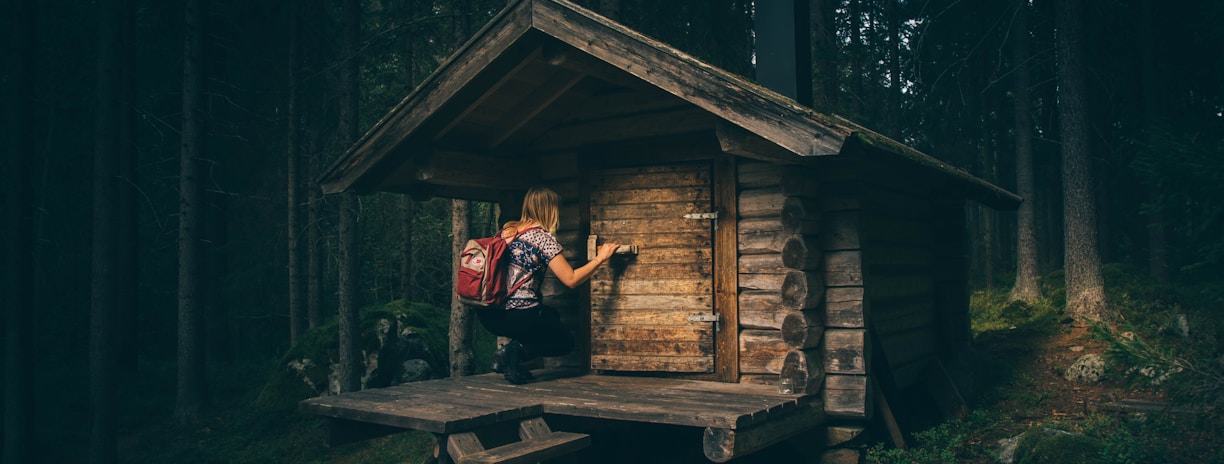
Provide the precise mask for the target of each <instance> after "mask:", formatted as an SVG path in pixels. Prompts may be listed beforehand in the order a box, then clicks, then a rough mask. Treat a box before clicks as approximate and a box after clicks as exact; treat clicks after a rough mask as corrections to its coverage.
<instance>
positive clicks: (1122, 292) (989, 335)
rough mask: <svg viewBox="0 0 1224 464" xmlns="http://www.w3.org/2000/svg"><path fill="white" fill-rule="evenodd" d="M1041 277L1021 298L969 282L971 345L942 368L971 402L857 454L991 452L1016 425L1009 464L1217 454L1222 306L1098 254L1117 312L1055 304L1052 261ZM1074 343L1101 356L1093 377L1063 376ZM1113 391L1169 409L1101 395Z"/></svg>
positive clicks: (990, 457)
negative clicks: (1038, 289)
mask: <svg viewBox="0 0 1224 464" xmlns="http://www.w3.org/2000/svg"><path fill="white" fill-rule="evenodd" d="M1042 281H1043V288H1042V291H1043V298H1042V299H1041V300H1040V301H1038V302H1035V303H1033V304H1026V303H1018V302H1009V301H1008V290H1009V289H1008V288H997V289H994V290H980V291H976V292H974V293H973V295H972V299H971V300H972V302H971V306H972V309H971V311H972V324H973V333H974V346H973V350H972V351H971V353H970V354H969V355H967V356H965V357H964V359H963V360H962V362H961V363H960V365H959V366H957V367H956V369H955V370H954V371H953V376H954V377H955V378H956V380H957V383H958V384H959V385H960V388H961V393H962V395H963V396H964V397H965V400H966V402H968V403H969V407H970V409H971V412H970V413H969V414H968V416H967V417H965V418H963V419H959V420H949V421H944V422H942V423H937V424H925V425H924V426H923V427H920V428H916V431H913V432H912V433H910V434H909V436H908V437H907V438H908V440H907V445H909V448H908V449H905V450H901V449H896V448H894V447H892V446H891V445H889V444H887V443H883V441H884V440H880V441H881V442H879V443H876V444H875V445H872V446H871V448H870V449H869V453H868V461H869V462H878V463H946V462H982V463H985V462H998V456H999V453H1000V451H1001V449H1002V448H1001V445H1000V442H999V441H1000V440H1002V439H1007V438H1013V437H1017V436H1021V435H1022V438H1021V439H1020V440H1019V446H1018V447H1017V449H1016V452H1015V453H1016V454H1015V462H1017V463H1019V464H1025V463H1063V462H1066V463H1092V462H1099V463H1154V462H1161V463H1215V462H1224V425H1221V424H1222V422H1221V419H1224V411H1221V409H1224V345H1222V343H1224V312H1221V311H1220V310H1219V308H1220V307H1221V306H1220V303H1221V301H1219V300H1218V299H1217V298H1215V297H1213V296H1212V295H1214V294H1215V293H1214V292H1211V291H1209V290H1210V289H1199V288H1194V287H1191V286H1180V287H1174V286H1167V285H1160V284H1157V283H1156V282H1154V281H1152V280H1149V279H1147V278H1146V277H1144V274H1143V273H1142V272H1141V271H1139V270H1137V269H1132V268H1128V267H1125V266H1118V265H1109V266H1106V268H1105V281H1106V292H1107V295H1108V299H1109V304H1110V306H1111V308H1112V309H1113V310H1115V311H1116V313H1117V315H1118V317H1117V318H1116V319H1115V320H1113V321H1111V322H1109V323H1107V324H1099V325H1093V324H1085V323H1081V322H1076V321H1073V320H1072V319H1070V318H1067V317H1066V316H1064V315H1063V313H1062V309H1063V299H1064V294H1063V288H1062V282H1063V276H1062V275H1061V273H1055V274H1051V275H1047V276H1044V277H1043V279H1042ZM1204 290H1208V291H1204ZM1182 317H1184V318H1185V321H1186V324H1185V325H1182V324H1181V322H1180V320H1181V318H1182ZM1182 327H1189V334H1188V336H1187V334H1185V333H1184V332H1182V329H1181V328H1182ZM1086 353H1098V354H1101V355H1103V356H1104V357H1105V359H1106V363H1107V364H1106V375H1105V378H1104V379H1103V381H1102V382H1100V383H1095V384H1087V385H1085V384H1077V383H1073V382H1070V381H1068V380H1066V379H1064V378H1063V373H1064V372H1065V370H1066V369H1067V368H1068V367H1070V366H1071V364H1072V363H1074V361H1075V360H1076V359H1077V358H1079V357H1080V356H1082V355H1084V354H1086ZM1166 374H1167V375H1166ZM1162 375H1164V377H1163V378H1162V379H1161V381H1160V382H1154V381H1153V379H1156V378H1161V376H1162ZM1123 400H1139V401H1145V402H1151V403H1156V404H1168V405H1170V406H1172V407H1173V408H1175V409H1176V411H1178V412H1164V413H1141V412H1133V411H1116V410H1113V409H1112V408H1111V407H1110V406H1109V405H1110V403H1115V402H1119V401H1123ZM1054 431H1065V432H1070V434H1065V433H1058V432H1054Z"/></svg>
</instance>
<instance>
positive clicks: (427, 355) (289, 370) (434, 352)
mask: <svg viewBox="0 0 1224 464" xmlns="http://www.w3.org/2000/svg"><path fill="white" fill-rule="evenodd" d="M449 314H450V312H449V310H445V309H442V308H438V307H434V306H429V305H426V304H422V303H408V302H405V301H403V300H396V301H392V302H390V303H387V304H385V305H381V306H374V307H367V308H364V309H362V310H361V312H360V317H359V326H360V335H359V338H358V342H357V343H358V349H360V350H361V356H362V361H363V366H364V371H363V373H362V375H361V388H363V389H365V388H378V387H387V386H391V385H398V384H400V383H404V382H412V381H418V380H425V379H429V378H434V377H441V376H443V375H445V373H446V359H445V355H444V353H446V345H447V324H448V323H449ZM338 359H339V333H338V328H337V325H336V322H335V321H332V322H330V323H327V324H324V325H322V326H320V327H316V328H315V329H314V330H311V331H309V332H307V333H306V334H304V335H303V336H302V337H301V339H300V340H299V341H298V343H297V344H295V345H294V346H293V347H292V348H290V349H289V352H287V353H285V356H284V357H283V358H282V359H281V363H280V364H279V366H278V367H277V368H276V372H274V373H273V374H272V375H271V376H269V380H268V383H267V384H266V385H265V386H264V389H263V391H261V392H260V395H259V399H258V400H257V405H258V406H259V407H262V408H267V409H278V410H288V409H293V408H294V407H295V405H296V404H297V402H299V401H301V400H303V399H306V398H311V397H314V396H319V395H325V394H336V393H337V390H338V388H337V385H338V377H337V372H336V362H337V360H338Z"/></svg>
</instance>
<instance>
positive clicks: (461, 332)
mask: <svg viewBox="0 0 1224 464" xmlns="http://www.w3.org/2000/svg"><path fill="white" fill-rule="evenodd" d="M468 206H469V205H468V202H467V200H451V250H452V251H453V258H452V259H451V275H452V276H454V275H455V272H454V271H455V270H456V269H459V253H460V252H461V251H462V250H463V245H464V244H465V243H467V240H468V228H469V225H470V224H469V222H470V221H469V219H468ZM452 278H453V277H452ZM452 287H453V286H452ZM472 360H473V354H472V312H471V311H470V310H469V309H468V307H467V306H466V305H464V304H463V303H460V302H459V299H458V298H457V297H455V296H453V295H452V296H451V316H450V375H451V377H460V376H465V375H472V374H473V373H475V371H476V370H475V367H476V366H475V363H473V361H472Z"/></svg>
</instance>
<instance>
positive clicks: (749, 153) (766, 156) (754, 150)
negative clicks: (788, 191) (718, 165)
mask: <svg viewBox="0 0 1224 464" xmlns="http://www.w3.org/2000/svg"><path fill="white" fill-rule="evenodd" d="M714 134H715V135H717V136H718V145H719V146H720V147H722V151H723V153H729V154H732V155H736V156H743V157H745V158H752V159H758V160H762V161H768V162H771V163H784V164H811V161H812V159H811V158H804V157H801V156H799V155H797V154H795V153H794V152H792V151H790V150H787V149H785V148H782V147H780V146H778V145H777V144H775V143H773V142H770V141H768V140H765V139H764V138H762V137H760V136H758V135H756V134H753V133H751V132H748V131H747V130H744V129H743V128H742V127H739V126H736V125H734V124H731V123H729V122H726V121H722V120H719V121H718V124H715V125H714Z"/></svg>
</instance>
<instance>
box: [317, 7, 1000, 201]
mask: <svg viewBox="0 0 1224 464" xmlns="http://www.w3.org/2000/svg"><path fill="white" fill-rule="evenodd" d="M698 133H708V134H711V135H712V136H717V137H718V139H719V140H720V142H722V148H723V150H724V151H726V152H729V153H734V154H737V155H741V156H748V157H753V158H760V159H766V160H769V161H773V162H780V163H811V162H813V160H814V159H815V158H819V157H823V156H826V155H847V156H857V153H860V152H863V151H864V150H854V151H853V153H846V152H843V147H844V146H845V145H846V142H847V141H848V140H851V139H857V140H859V141H861V142H864V143H863V144H861V146H865V147H872V149H871V150H866V151H867V152H873V153H881V154H884V156H886V157H894V158H897V159H900V160H904V161H906V162H910V163H913V164H914V165H915V166H916V167H918V168H919V169H920V170H925V171H926V172H929V173H931V174H932V175H934V176H935V177H937V178H939V179H941V180H942V181H946V182H947V183H949V184H950V185H952V186H953V188H954V189H955V190H956V191H957V193H958V194H963V195H965V196H966V197H968V198H973V199H976V200H978V201H982V202H983V203H985V204H987V205H990V206H993V207H996V208H1005V209H1010V208H1014V207H1015V206H1016V205H1018V204H1019V201H1020V198H1019V197H1017V196H1016V195H1014V194H1012V193H1010V192H1007V191H1005V190H1003V189H1000V188H998V187H996V186H994V185H991V184H989V183H987V182H984V181H982V180H980V179H977V178H974V177H972V176H970V175H968V174H967V173H965V172H963V171H961V170H959V169H957V168H955V167H952V166H950V165H947V164H946V163H942V162H940V161H938V160H936V159H934V158H932V157H929V156H927V155H925V154H922V153H920V152H918V151H916V150H913V149H912V148H909V147H906V146H904V145H902V144H900V143H897V142H894V141H891V140H888V139H887V138H884V137H882V136H880V135H878V134H875V133H872V132H870V131H868V130H866V129H864V128H862V127H860V126H858V125H856V124H854V123H852V122H850V121H846V120H844V119H841V118H838V117H836V116H830V115H824V114H820V113H817V112H815V111H813V110H811V109H810V108H807V107H804V106H801V105H799V104H797V103H795V102H794V101H792V100H790V99H789V98H786V97H784V96H782V95H779V94H777V93H775V92H773V91H770V90H769V89H766V88H764V87H761V86H760V85H757V84H755V83H753V82H751V81H749V80H747V79H745V78H743V77H740V76H736V75H734V74H731V73H729V72H726V71H724V70H721V69H719V68H716V67H714V66H711V65H709V64H707V63H704V62H702V61H700V60H698V59H696V58H693V57H691V56H689V55H687V54H684V53H682V52H680V51H679V50H676V49H674V48H672V47H670V46H668V45H666V44H664V43H662V42H659V41H657V40H654V39H651V38H649V37H646V36H644V35H642V34H640V33H638V32H635V31H633V30H631V29H628V28H626V27H625V26H623V25H621V24H618V23H616V22H614V21H611V20H609V19H607V18H604V17H602V16H599V15H597V14H595V13H593V12H591V11H589V10H586V9H583V8H582V7H580V6H578V5H575V4H573V3H570V2H568V1H565V0H519V1H517V2H514V3H512V4H510V5H509V6H507V7H506V9H504V10H503V11H502V12H501V13H499V14H498V15H497V16H496V17H495V18H494V19H493V20H492V21H490V22H489V24H488V25H486V26H485V27H484V28H483V29H481V30H480V31H479V32H477V33H476V34H475V35H474V36H473V37H472V39H471V40H469V41H468V42H467V43H466V44H465V45H464V46H463V47H461V48H460V49H459V50H458V51H457V52H456V53H455V54H454V55H453V56H452V57H451V58H450V59H449V60H448V61H447V62H446V63H444V64H443V65H442V66H441V67H440V68H439V69H438V70H437V71H435V72H434V73H433V74H432V75H431V76H430V77H429V78H427V79H426V80H425V81H424V82H423V83H422V84H421V85H420V86H419V87H417V89H416V90H415V91H413V92H412V93H411V94H410V95H408V96H407V97H406V98H405V99H404V100H403V101H401V102H400V103H399V104H398V105H396V106H395V108H393V109H392V110H391V111H390V112H389V113H387V114H386V115H385V116H384V117H383V118H382V119H381V120H380V121H378V123H377V124H375V126H374V127H373V128H372V129H370V131H369V132H367V133H366V134H365V135H364V136H362V138H361V139H359V140H358V141H357V142H356V143H355V144H354V145H353V146H352V147H351V148H349V150H348V151H347V152H345V154H344V155H343V156H341V158H340V159H339V160H337V161H336V162H335V163H334V164H333V165H332V166H331V167H330V168H328V170H327V171H326V172H325V173H324V174H323V177H322V178H321V180H320V182H321V184H322V187H323V190H324V191H325V192H327V193H335V192H342V191H356V192H359V193H365V192H376V191H391V192H408V193H414V194H423V195H438V196H446V197H454V198H470V199H486V200H493V199H497V198H498V194H499V192H501V191H504V190H522V189H524V188H525V187H527V186H530V185H532V184H534V183H535V182H536V181H538V180H539V179H538V172H540V168H541V166H540V165H539V164H537V162H536V161H535V160H539V159H547V157H546V156H542V155H549V154H557V153H573V152H576V151H577V150H580V149H582V148H584V147H590V146H596V145H608V144H615V143H617V142H621V141H631V140H642V139H651V138H659V139H667V138H669V137H675V136H681V135H686V134H698ZM867 162H871V160H870V157H868V159H867Z"/></svg>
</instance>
